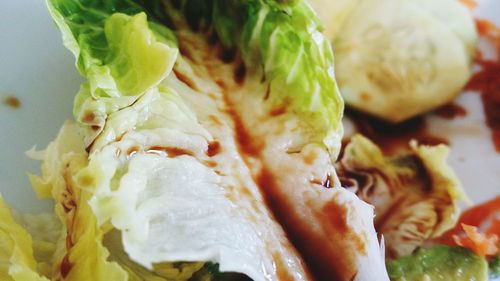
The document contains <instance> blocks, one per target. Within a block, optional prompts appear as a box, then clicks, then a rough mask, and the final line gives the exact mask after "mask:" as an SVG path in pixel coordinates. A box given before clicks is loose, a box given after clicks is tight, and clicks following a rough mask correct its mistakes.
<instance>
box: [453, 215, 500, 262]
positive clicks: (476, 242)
mask: <svg viewBox="0 0 500 281" xmlns="http://www.w3.org/2000/svg"><path fill="white" fill-rule="evenodd" d="M462 228H463V229H464V232H465V235H466V236H459V235H454V236H453V240H455V243H456V244H457V245H458V246H462V247H464V248H468V249H470V250H471V251H473V252H474V253H476V254H477V255H479V256H481V257H486V256H495V255H496V254H498V246H497V243H498V236H497V235H495V234H483V233H479V232H478V231H477V227H475V226H471V225H467V224H464V223H462Z"/></svg>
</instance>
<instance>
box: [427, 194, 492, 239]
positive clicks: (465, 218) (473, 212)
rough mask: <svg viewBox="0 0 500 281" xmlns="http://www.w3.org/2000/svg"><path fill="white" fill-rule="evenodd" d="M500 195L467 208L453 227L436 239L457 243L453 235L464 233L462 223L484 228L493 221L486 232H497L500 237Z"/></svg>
mask: <svg viewBox="0 0 500 281" xmlns="http://www.w3.org/2000/svg"><path fill="white" fill-rule="evenodd" d="M499 218H500V196H497V197H496V198H494V199H492V200H490V201H487V202H484V203H482V204H480V205H477V206H474V207H473V208H471V209H469V210H466V211H465V212H463V213H462V215H461V216H460V219H459V220H458V223H457V224H456V225H455V227H453V228H452V229H450V230H448V231H447V232H446V233H445V234H443V236H441V237H440V238H438V239H436V242H438V243H442V244H446V245H450V246H453V245H456V243H455V241H454V239H453V236H455V235H460V234H461V233H463V228H462V226H461V224H466V225H472V226H482V225H484V226H482V228H484V227H485V226H486V225H487V224H489V222H490V221H491V225H490V226H489V227H488V228H484V229H485V233H486V234H496V235H497V236H499V237H500V222H499V221H498V220H499Z"/></svg>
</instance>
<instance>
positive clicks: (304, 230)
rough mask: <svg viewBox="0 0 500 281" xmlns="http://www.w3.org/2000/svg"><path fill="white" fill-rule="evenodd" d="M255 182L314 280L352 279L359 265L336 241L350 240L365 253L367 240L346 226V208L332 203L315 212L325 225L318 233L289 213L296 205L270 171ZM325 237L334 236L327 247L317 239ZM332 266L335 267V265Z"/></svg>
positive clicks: (348, 248) (262, 173)
mask: <svg viewBox="0 0 500 281" xmlns="http://www.w3.org/2000/svg"><path fill="white" fill-rule="evenodd" d="M256 180H257V183H258V185H259V187H260V188H261V190H262V191H264V192H263V195H264V199H265V202H266V205H267V206H268V207H269V208H270V209H271V210H272V212H273V214H274V216H276V218H277V221H278V222H280V224H281V226H282V227H283V229H284V230H285V233H286V235H287V236H288V238H289V240H290V241H291V242H292V244H293V245H294V246H295V247H296V248H297V250H298V251H299V253H300V254H301V256H302V257H303V259H304V261H305V263H306V264H307V267H308V269H309V270H310V272H311V273H312V274H313V275H314V277H315V279H314V280H349V279H350V278H352V277H353V276H355V274H356V264H355V258H354V255H353V254H352V252H351V249H350V246H348V245H346V244H345V243H337V242H336V241H341V240H349V241H351V242H349V243H354V245H355V248H356V249H358V250H359V251H360V252H362V253H364V252H366V250H365V248H364V245H365V244H364V241H363V240H362V239H360V238H359V237H358V236H357V234H355V233H353V232H352V230H351V229H350V228H349V227H348V226H347V220H346V219H347V210H346V207H345V206H343V205H340V204H337V203H336V202H335V200H333V201H332V202H328V203H327V204H326V205H325V207H324V208H322V209H320V210H317V211H315V214H314V217H315V218H317V219H318V221H321V222H322V224H321V228H322V230H321V231H319V233H318V232H317V231H315V230H312V229H311V227H310V224H308V223H304V221H303V218H302V217H301V216H298V215H296V214H293V213H290V210H294V209H295V206H294V202H293V200H289V199H288V198H287V197H288V196H287V195H286V194H285V193H284V191H283V190H282V189H281V188H280V186H278V185H277V184H276V183H277V181H276V178H275V177H274V176H273V175H272V174H271V173H270V172H269V171H267V170H266V169H262V170H261V172H260V174H259V176H258V177H257V179H256ZM306 203H307V202H306ZM314 203H315V202H310V204H314ZM311 209H314V208H311ZM323 235H328V236H329V237H331V241H332V243H331V244H330V243H327V244H325V240H324V239H318V238H319V237H320V236H323ZM340 256H342V258H341V259H340V258H339V257H340ZM332 263H335V264H336V266H332ZM346 276H348V278H345V277H346Z"/></svg>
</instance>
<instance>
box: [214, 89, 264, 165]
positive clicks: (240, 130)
mask: <svg viewBox="0 0 500 281" xmlns="http://www.w3.org/2000/svg"><path fill="white" fill-rule="evenodd" d="M217 84H219V83H218V81H217ZM223 96H224V100H225V103H226V105H227V109H226V112H227V114H229V115H230V116H231V118H232V120H233V122H234V130H235V136H236V139H237V140H238V149H239V150H240V151H241V152H243V153H244V154H246V155H248V156H257V155H259V154H260V151H261V149H262V147H263V143H261V142H257V141H256V140H255V139H253V138H252V137H251V136H250V134H249V133H248V132H247V130H246V128H245V126H244V125H243V121H242V120H241V118H240V116H239V115H238V113H237V112H236V110H234V108H233V106H232V104H231V102H230V101H229V99H228V98H227V96H226V95H223Z"/></svg>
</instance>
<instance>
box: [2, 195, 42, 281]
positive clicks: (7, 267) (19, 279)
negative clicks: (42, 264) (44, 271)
mask: <svg viewBox="0 0 500 281" xmlns="http://www.w3.org/2000/svg"><path fill="white" fill-rule="evenodd" d="M31 247H32V239H31V236H30V234H29V233H28V232H27V231H26V230H25V229H23V228H22V227H21V226H20V225H19V224H17V223H16V222H15V221H14V218H13V217H12V213H11V211H10V209H9V208H8V207H7V205H5V203H4V201H3V198H2V196H1V195H0V279H1V280H5V281H48V280H49V279H47V278H45V277H44V276H42V275H40V274H39V273H38V272H37V262H36V260H35V258H34V257H33V249H32V248H31Z"/></svg>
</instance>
